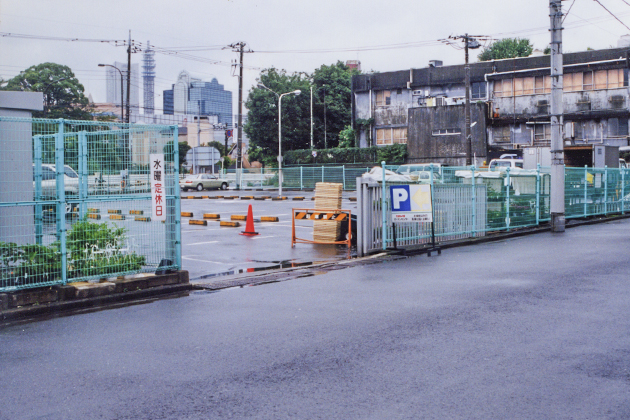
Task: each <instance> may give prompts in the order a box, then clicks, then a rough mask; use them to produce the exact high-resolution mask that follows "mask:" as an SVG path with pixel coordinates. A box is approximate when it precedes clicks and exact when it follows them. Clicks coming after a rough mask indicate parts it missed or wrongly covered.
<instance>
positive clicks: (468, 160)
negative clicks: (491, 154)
mask: <svg viewBox="0 0 630 420" xmlns="http://www.w3.org/2000/svg"><path fill="white" fill-rule="evenodd" d="M468 41H469V38H468V34H466V35H464V50H465V57H466V60H465V65H464V72H465V75H464V84H465V85H466V102H465V104H464V114H466V115H465V116H464V124H466V166H471V165H472V164H473V162H472V135H471V134H470V64H469V63H468V46H469V42H468ZM473 184H474V182H473Z"/></svg>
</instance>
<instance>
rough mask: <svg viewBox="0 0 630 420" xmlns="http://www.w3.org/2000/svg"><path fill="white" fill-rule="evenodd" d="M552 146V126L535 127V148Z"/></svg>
mask: <svg viewBox="0 0 630 420" xmlns="http://www.w3.org/2000/svg"><path fill="white" fill-rule="evenodd" d="M549 144H551V125H550V124H536V125H534V146H548V145H549Z"/></svg>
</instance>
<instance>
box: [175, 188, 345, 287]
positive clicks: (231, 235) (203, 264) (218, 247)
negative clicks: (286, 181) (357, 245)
mask: <svg viewBox="0 0 630 420" xmlns="http://www.w3.org/2000/svg"><path fill="white" fill-rule="evenodd" d="M181 195H182V200H181V211H182V213H184V212H191V213H193V216H192V217H182V229H181V230H182V265H183V269H184V270H188V271H189V272H190V278H191V280H192V281H207V280H208V279H212V278H213V277H217V276H221V275H227V274H238V273H239V272H247V271H257V270H263V269H266V268H267V269H269V268H277V267H279V266H282V267H290V266H291V265H297V264H303V263H309V262H325V261H332V260H338V259H344V258H348V256H349V252H348V248H347V247H346V246H345V245H319V244H296V245H295V246H294V247H291V209H292V208H314V207H315V204H314V201H312V197H313V196H314V192H313V191H283V196H285V197H287V199H286V200H283V201H272V200H271V199H266V200H253V199H242V198H241V197H248V196H254V197H263V196H271V197H277V196H278V191H277V190H269V191H251V190H242V191H233V190H228V191H202V192H197V191H194V192H190V191H189V192H182V193H181ZM355 195H356V194H355V193H354V191H348V192H344V193H343V201H342V208H343V209H347V210H351V211H352V214H355V213H356V210H357V204H356V202H352V201H350V200H349V197H354V196H355ZM189 196H191V197H205V196H207V197H215V196H228V197H231V196H235V197H236V196H237V197H238V198H234V199H225V198H214V199H211V198H199V199H189V198H185V197H189ZM296 197H304V200H303V201H294V200H293V199H294V198H296ZM250 204H251V205H252V211H253V215H254V227H255V230H256V232H258V233H259V235H257V236H251V237H249V236H243V235H240V233H241V232H242V231H244V230H245V224H246V223H245V222H244V221H241V222H240V227H221V226H219V221H218V220H207V226H202V225H192V224H189V221H190V220H203V214H204V213H215V214H219V215H220V217H221V219H220V220H222V221H230V218H231V216H232V215H247V211H248V207H249V205H250ZM261 216H272V217H273V216H275V217H278V219H279V221H278V222H261V221H260V218H261ZM312 234H313V222H311V221H298V222H296V235H297V237H299V238H304V239H312ZM351 252H353V253H354V250H351Z"/></svg>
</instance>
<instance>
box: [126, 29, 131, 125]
mask: <svg viewBox="0 0 630 420" xmlns="http://www.w3.org/2000/svg"><path fill="white" fill-rule="evenodd" d="M130 92H131V31H129V43H128V44H127V124H129V121H130V120H129V115H130V113H129V101H130V98H131V96H130Z"/></svg>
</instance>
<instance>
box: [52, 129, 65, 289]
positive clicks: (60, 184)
mask: <svg viewBox="0 0 630 420" xmlns="http://www.w3.org/2000/svg"><path fill="white" fill-rule="evenodd" d="M57 124H59V128H58V130H57V135H56V136H55V172H56V182H57V206H56V212H55V213H56V222H57V238H58V240H59V251H60V253H61V280H62V281H63V282H64V283H67V282H68V251H67V249H66V194H65V185H64V181H65V180H64V164H65V159H64V154H63V151H64V120H63V118H59V119H58V120H57Z"/></svg>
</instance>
